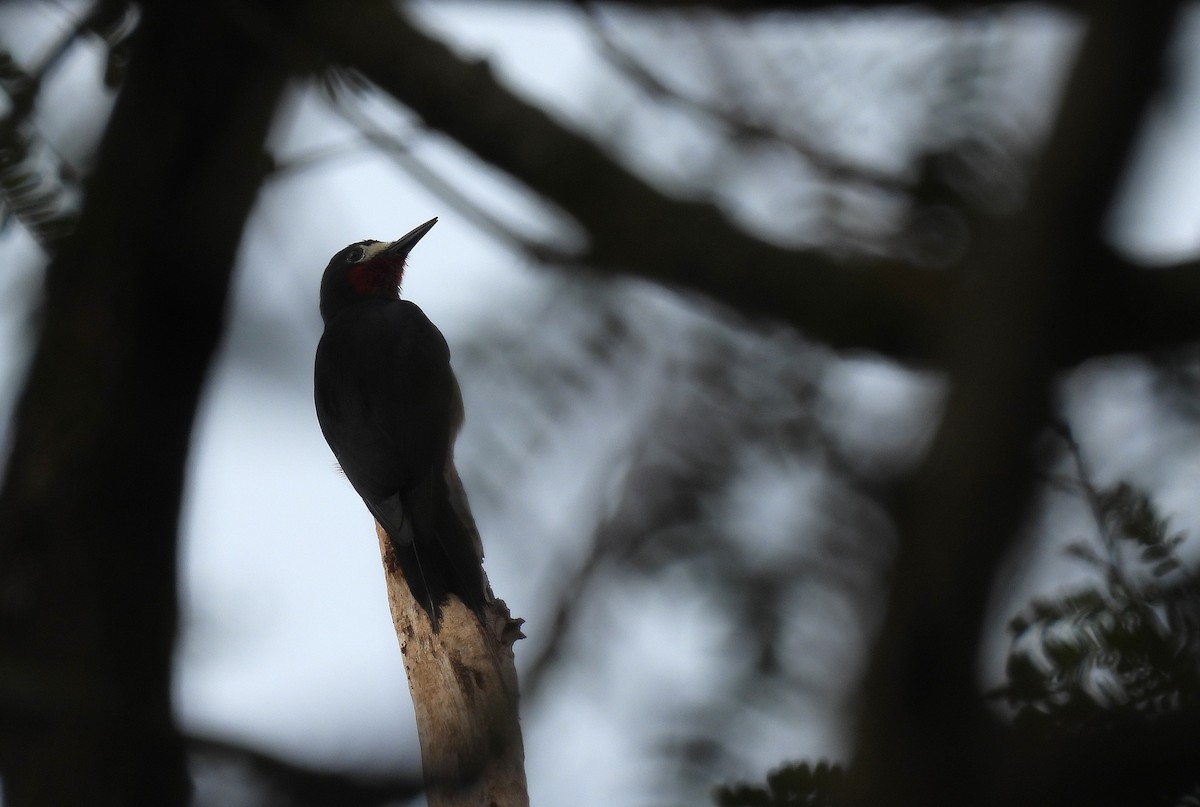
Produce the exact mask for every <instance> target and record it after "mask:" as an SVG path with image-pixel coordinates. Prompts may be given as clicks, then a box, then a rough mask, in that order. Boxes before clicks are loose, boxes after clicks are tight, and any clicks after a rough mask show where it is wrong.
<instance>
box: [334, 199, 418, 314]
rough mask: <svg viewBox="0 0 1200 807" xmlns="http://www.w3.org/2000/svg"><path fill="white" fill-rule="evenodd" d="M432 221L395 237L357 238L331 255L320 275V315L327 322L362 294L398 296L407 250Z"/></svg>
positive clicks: (361, 296) (367, 295) (410, 248)
mask: <svg viewBox="0 0 1200 807" xmlns="http://www.w3.org/2000/svg"><path fill="white" fill-rule="evenodd" d="M435 224H437V219H436V218H433V219H430V220H429V221H427V222H425V223H424V224H422V225H421V226H420V227H417V228H415V229H413V230H412V231H411V232H409V233H406V234H405V235H402V236H400V237H399V238H397V239H396V240H395V241H391V242H388V241H370V240H368V241H359V242H357V243H354V244H351V245H350V246H348V247H346V248H344V249H342V250H341V251H340V252H338V253H337V254H336V255H334V256H333V258H331V259H330V261H329V265H328V266H326V267H325V274H324V275H323V276H322V277H321V317H322V319H324V320H325V321H326V322H328V321H329V318H330V317H332V316H333V315H334V314H335V313H336V312H337V311H338V310H340V309H341V308H342V307H344V306H346V305H349V304H351V303H354V302H357V301H360V300H362V299H363V298H364V297H376V298H383V299H385V300H396V299H399V297H400V281H401V280H403V278H404V263H405V260H406V259H407V258H408V253H409V252H411V251H412V248H413V247H414V246H416V244H417V242H418V241H420V240H421V238H422V237H423V236H424V235H425V233H427V232H429V231H430V230H431V229H433V225H435Z"/></svg>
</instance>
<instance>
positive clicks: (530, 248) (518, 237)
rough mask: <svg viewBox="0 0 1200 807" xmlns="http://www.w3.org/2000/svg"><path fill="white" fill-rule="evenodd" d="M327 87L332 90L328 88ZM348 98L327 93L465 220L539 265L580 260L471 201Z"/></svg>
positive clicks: (374, 142) (336, 91)
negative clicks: (518, 229) (528, 235)
mask: <svg viewBox="0 0 1200 807" xmlns="http://www.w3.org/2000/svg"><path fill="white" fill-rule="evenodd" d="M326 86H327V87H329V85H328V84H327V85H326ZM346 95H347V93H345V92H344V91H341V90H339V89H338V88H336V87H329V88H328V90H327V92H326V97H327V98H328V99H329V101H330V103H331V104H332V106H333V109H334V111H335V112H337V113H338V114H339V115H341V116H342V118H343V119H345V120H346V121H347V122H348V123H350V124H351V125H353V126H354V127H355V128H356V129H358V131H359V132H360V133H361V134H362V136H363V138H364V140H365V141H366V142H367V143H368V144H370V145H372V146H374V147H375V148H376V149H378V150H379V151H380V152H382V153H383V154H385V155H386V156H388V157H389V158H390V159H391V160H392V161H393V162H395V163H396V165H397V166H399V168H400V169H401V170H402V171H404V172H405V173H406V174H408V175H409V176H410V177H412V178H413V179H415V180H416V181H417V182H419V183H420V184H421V185H422V186H424V187H425V189H426V190H428V191H429V192H430V193H432V194H434V195H435V196H437V197H438V198H440V199H441V200H442V201H444V202H446V203H447V204H449V205H450V206H451V207H453V208H454V209H455V210H457V211H458V212H459V213H460V214H461V215H462V217H463V218H464V219H466V220H467V221H469V222H470V223H472V224H474V225H475V226H476V227H478V228H479V229H480V230H482V231H483V232H485V233H487V234H488V235H490V236H492V237H493V238H495V239H496V240H498V241H500V242H502V243H505V244H507V245H508V246H509V247H510V248H512V249H513V250H515V251H517V252H520V253H523V254H525V255H526V256H528V257H529V258H530V259H532V260H534V261H536V262H538V263H551V264H556V265H559V266H563V265H568V264H571V263H574V262H575V261H576V260H577V259H576V257H575V256H574V255H572V254H570V253H568V252H565V251H563V250H560V249H557V248H555V247H554V246H553V245H551V244H547V243H544V242H539V241H534V240H532V239H530V238H527V237H526V236H524V235H522V234H521V233H519V232H517V231H516V230H515V229H513V228H512V227H510V226H509V225H508V224H506V223H505V222H504V221H502V220H501V219H500V218H499V217H498V216H494V215H492V214H491V213H490V212H488V211H487V210H486V209H485V208H483V207H482V206H480V205H479V204H477V203H476V202H475V201H474V200H473V199H471V198H470V197H469V196H468V195H467V194H466V193H465V192H464V191H463V190H462V189H461V188H460V187H459V186H458V185H457V184H455V183H454V182H451V181H450V180H448V179H446V178H445V177H443V176H442V175H441V174H440V173H439V172H438V171H436V170H435V169H434V168H432V167H431V166H430V165H429V163H427V162H426V161H424V160H422V159H421V158H420V157H418V156H417V155H416V153H415V152H414V151H413V149H412V147H411V146H410V140H411V139H412V136H411V135H410V136H408V137H405V136H399V135H396V134H394V133H392V132H389V131H387V130H385V129H384V128H383V127H382V126H380V125H379V124H378V123H376V122H375V121H373V120H371V119H370V117H368V116H367V115H366V114H364V113H363V112H362V111H361V110H360V109H358V108H357V107H356V106H355V104H354V103H353V100H352V99H349V98H347V97H346ZM414 134H415V133H414Z"/></svg>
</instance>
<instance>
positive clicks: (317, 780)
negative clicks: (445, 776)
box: [187, 736, 424, 807]
mask: <svg viewBox="0 0 1200 807" xmlns="http://www.w3.org/2000/svg"><path fill="white" fill-rule="evenodd" d="M187 747H188V755H189V756H190V757H191V759H192V766H193V767H200V768H201V770H200V771H199V773H200V774H201V778H202V779H203V776H204V773H205V771H204V770H203V769H204V768H205V767H206V766H207V767H218V766H219V767H221V768H225V769H228V768H231V767H234V768H240V769H241V771H240V772H239V773H237V774H231V773H230V772H229V771H228V770H222V771H219V772H215V773H214V778H216V779H218V780H219V781H218V784H222V783H225V782H227V781H228V780H231V779H236V780H244V779H250V780H253V783H254V787H244V788H238V789H239V790H245V791H248V792H256V791H259V790H261V789H263V788H265V789H266V790H267V791H268V792H269V793H270V794H271V799H270V802H269V803H271V804H277V803H278V804H282V805H288V807H328V805H338V807H386V805H390V804H395V803H396V802H401V801H408V800H410V799H412V798H415V797H416V796H419V795H420V794H421V793H422V792H424V786H423V784H422V782H421V779H420V777H394V776H393V777H368V776H356V775H350V774H345V773H336V772H333V771H323V770H316V769H314V768H310V767H307V766H304V765H299V764H297V763H295V762H290V761H288V760H285V759H282V758H280V757H277V756H275V755H273V754H267V753H264V752H263V751H259V750H256V749H253V748H248V747H246V746H244V745H241V744H237V743H232V742H229V741H226V740H218V739H215V738H212V737H195V736H193V737H188V738H187Z"/></svg>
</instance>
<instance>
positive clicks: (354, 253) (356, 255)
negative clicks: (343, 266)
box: [346, 247, 363, 263]
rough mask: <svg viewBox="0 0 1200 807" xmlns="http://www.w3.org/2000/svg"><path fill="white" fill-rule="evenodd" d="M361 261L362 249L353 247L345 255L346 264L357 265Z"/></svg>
mask: <svg viewBox="0 0 1200 807" xmlns="http://www.w3.org/2000/svg"><path fill="white" fill-rule="evenodd" d="M362 259H363V248H362V247H355V248H354V249H352V250H350V251H349V252H347V253H346V263H358V262H359V261H361V260H362Z"/></svg>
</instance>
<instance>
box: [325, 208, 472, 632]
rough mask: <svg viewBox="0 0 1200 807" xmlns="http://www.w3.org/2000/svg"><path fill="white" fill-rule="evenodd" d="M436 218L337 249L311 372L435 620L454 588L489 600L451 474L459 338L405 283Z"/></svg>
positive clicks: (351, 476)
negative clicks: (409, 295) (452, 341)
mask: <svg viewBox="0 0 1200 807" xmlns="http://www.w3.org/2000/svg"><path fill="white" fill-rule="evenodd" d="M436 221H437V219H433V220H432V221H429V222H426V223H425V224H423V225H421V226H420V227H418V228H416V229H415V230H413V231H412V232H410V233H408V234H407V235H405V236H403V237H402V238H400V239H398V240H397V241H393V242H391V243H380V242H378V241H361V242H359V243H357V244H351V245H350V246H348V247H346V248H345V249H343V250H341V251H340V252H338V253H337V254H336V255H334V256H333V259H332V260H331V261H330V262H329V265H328V266H327V267H326V269H325V274H324V276H323V277H322V279H321V317H322V319H323V320H324V323H325V332H324V334H323V335H322V337H321V342H320V344H319V345H318V347H317V356H316V364H315V373H314V382H315V383H314V388H315V401H316V408H317V419H318V420H319V421H320V424H321V431H322V432H323V433H324V435H325V439H326V441H327V442H328V443H329V447H330V448H331V449H332V450H333V453H334V456H336V457H337V460H338V464H339V465H340V466H341V468H342V471H343V472H344V473H345V474H346V478H347V479H348V480H349V481H350V484H351V485H353V486H354V489H355V490H356V491H357V492H358V494H359V495H360V496H361V497H362V499H363V501H364V502H365V503H366V505H367V509H368V510H370V511H371V514H372V515H374V516H375V519H376V520H377V521H378V522H379V523H380V525H382V526H383V528H384V529H385V530H386V531H387V534H388V536H389V538H390V539H391V544H392V547H393V549H394V551H395V554H396V558H397V560H398V562H399V563H400V566H401V569H402V570H403V572H404V577H405V579H406V580H407V582H408V585H409V588H410V589H411V591H412V593H413V596H414V597H415V598H416V600H417V602H418V603H420V604H421V606H422V607H423V608H424V609H425V610H426V611H427V612H428V613H429V615H430V618H431V619H432V620H433V625H434V628H435V629H436V628H437V626H438V621H439V619H440V610H441V606H442V605H443V604H444V603H445V601H446V598H447V597H448V596H449V595H450V594H455V595H457V596H458V597H459V599H461V600H462V601H463V602H464V603H465V604H466V605H467V606H468V607H470V608H472V609H473V610H475V611H476V612H477V613H481V612H482V608H483V606H484V604H485V602H486V600H487V593H486V583H485V582H484V579H483V571H482V566H481V563H482V550H481V547H480V546H479V541H478V535H477V533H476V532H475V530H474V526H473V524H467V523H466V522H465V520H464V518H463V517H462V515H461V513H460V512H459V511H457V510H456V508H455V507H454V505H453V503H452V501H451V493H450V485H451V483H450V481H449V480H448V478H447V472H448V471H449V473H451V474H453V470H452V468H453V466H452V452H453V444H454V440H455V438H456V437H457V433H458V429H459V427H460V426H461V425H462V417H463V407H462V395H461V393H460V391H459V387H458V381H457V380H456V379H455V377H454V371H453V370H452V369H451V367H450V348H449V346H448V345H447V344H446V339H445V337H443V336H442V333H441V331H439V330H438V329H437V326H435V325H434V324H433V323H432V322H431V321H430V320H429V318H428V317H427V316H425V313H424V312H423V311H421V309H420V308H419V307H418V306H417V305H416V304H415V303H413V302H411V301H408V300H402V299H400V292H399V286H400V281H401V279H402V276H403V273H404V266H405V259H406V258H407V256H408V253H409V251H410V250H411V249H412V247H413V246H414V245H415V244H416V243H417V241H419V240H420V239H421V237H422V236H424V235H425V233H427V232H428V231H429V229H430V228H431V227H432V226H433V225H434V223H435V222H436ZM455 478H456V477H455Z"/></svg>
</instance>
